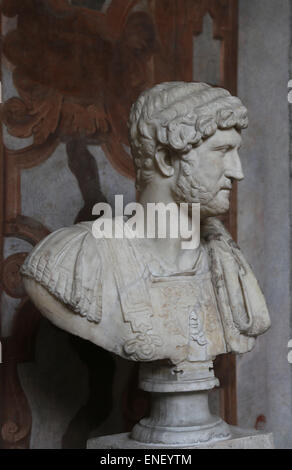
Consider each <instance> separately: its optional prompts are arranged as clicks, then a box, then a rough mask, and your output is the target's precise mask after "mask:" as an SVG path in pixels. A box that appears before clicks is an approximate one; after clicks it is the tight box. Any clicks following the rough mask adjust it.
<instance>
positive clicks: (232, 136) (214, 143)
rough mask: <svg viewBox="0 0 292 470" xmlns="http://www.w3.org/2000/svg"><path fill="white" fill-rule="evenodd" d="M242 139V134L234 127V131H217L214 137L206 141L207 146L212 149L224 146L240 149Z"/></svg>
mask: <svg viewBox="0 0 292 470" xmlns="http://www.w3.org/2000/svg"><path fill="white" fill-rule="evenodd" d="M241 142H242V138H241V135H240V133H239V132H238V131H237V130H236V129H235V128H234V127H233V128H232V129H227V130H221V129H217V131H216V132H215V134H214V135H212V137H209V139H207V140H206V142H205V143H206V145H208V146H210V147H218V146H222V145H230V146H231V147H239V146H240V145H241Z"/></svg>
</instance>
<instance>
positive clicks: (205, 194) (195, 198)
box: [172, 162, 229, 218]
mask: <svg viewBox="0 0 292 470" xmlns="http://www.w3.org/2000/svg"><path fill="white" fill-rule="evenodd" d="M188 167H189V164H188V163H187V162H185V163H184V165H182V168H181V171H180V172H179V175H178V178H177V180H176V182H175V183H174V185H173V188H172V195H173V197H174V200H175V202H176V203H177V204H180V203H187V204H189V205H190V207H189V208H190V211H191V204H200V214H201V218H205V217H210V216H215V215H222V214H225V212H227V211H228V209H229V195H225V196H224V197H220V186H219V187H217V188H216V189H215V190H214V191H210V190H209V189H208V188H206V187H205V186H203V185H202V184H200V183H199V181H198V180H197V179H196V178H195V177H194V176H192V175H191V173H190V171H189V168H188ZM190 213H191V212H190Z"/></svg>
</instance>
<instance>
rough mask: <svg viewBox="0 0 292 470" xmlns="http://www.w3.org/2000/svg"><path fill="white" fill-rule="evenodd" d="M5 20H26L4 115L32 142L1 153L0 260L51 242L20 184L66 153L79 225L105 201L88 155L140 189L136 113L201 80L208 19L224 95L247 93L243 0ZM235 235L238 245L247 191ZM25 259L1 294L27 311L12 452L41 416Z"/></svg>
mask: <svg viewBox="0 0 292 470" xmlns="http://www.w3.org/2000/svg"><path fill="white" fill-rule="evenodd" d="M1 12H2V15H3V18H4V19H5V18H6V19H7V18H10V19H15V23H14V28H10V29H9V30H8V31H5V36H4V37H3V42H2V43H3V60H4V61H5V63H6V64H7V67H8V68H9V70H10V71H12V73H13V82H14V86H15V88H16V90H17V93H18V96H13V97H10V98H9V99H8V100H7V101H6V102H5V103H4V105H3V107H2V119H3V122H4V124H5V126H6V128H7V132H8V133H9V134H10V135H11V136H14V137H16V138H21V139H30V144H29V145H28V146H26V147H24V148H21V149H18V150H15V149H11V148H9V149H8V148H6V147H5V146H4V147H3V146H1V150H3V152H2V154H1V160H0V165H1V168H0V170H2V171H1V178H2V181H1V182H2V183H3V184H2V185H0V187H1V189H2V190H3V191H2V193H1V204H0V215H1V217H0V220H1V238H0V249H1V253H3V237H6V238H7V237H15V238H17V239H20V240H25V241H26V242H29V243H30V244H31V245H32V246H33V245H35V244H36V243H37V242H38V241H40V240H41V239H42V238H43V237H44V236H45V235H47V234H48V233H49V229H48V228H47V227H46V225H45V224H44V223H41V222H40V221H39V220H35V219H33V218H32V217H29V216H27V215H26V214H24V213H23V211H22V203H21V173H22V171H24V170H26V169H29V168H35V167H38V166H40V165H41V164H42V163H44V162H45V161H46V160H48V159H49V158H50V157H51V156H52V154H53V152H54V151H55V150H56V149H57V148H58V146H59V145H60V144H64V143H65V144H66V150H67V158H68V167H69V169H70V171H71V172H72V174H74V175H75V177H76V179H77V181H78V185H79V188H80V191H81V194H82V197H83V202H84V207H83V208H82V210H80V211H79V213H78V214H76V218H75V222H77V221H81V220H86V219H87V220H88V219H89V217H90V210H91V208H92V204H93V203H94V202H97V201H101V200H103V199H104V196H103V194H102V192H101V191H100V186H99V174H98V170H97V168H96V164H95V161H94V159H93V158H92V155H91V153H90V151H89V150H88V145H94V146H98V147H100V148H101V149H102V150H103V151H104V153H105V155H106V157H107V158H108V160H109V161H110V162H111V164H112V165H113V167H114V168H115V169H116V171H117V172H118V173H120V174H121V175H123V176H125V177H127V178H129V179H133V178H134V171H133V165H132V160H131V157H130V155H129V152H128V147H127V146H128V140H127V126H126V122H127V117H128V115H129V110H130V106H131V104H132V102H133V101H135V99H136V98H137V96H138V94H139V93H140V92H141V91H142V90H143V89H145V88H147V87H150V86H152V85H153V84H155V83H158V82H161V81H165V80H168V81H169V80H186V81H189V80H196V70H195V68H194V63H193V44H194V43H195V41H196V36H198V35H199V34H201V33H202V29H203V22H204V18H205V15H206V14H209V15H210V16H211V18H212V20H213V35H214V38H215V39H216V40H220V44H221V46H220V47H221V50H220V84H221V85H223V86H224V87H226V88H228V89H229V90H230V91H231V92H232V93H235V92H236V82H237V76H236V70H237V61H236V59H237V0H112V1H103V0H71V1H70V0H22V1H21V2H19V0H3V1H2V6H1ZM16 19H17V21H16ZM6 33H7V34H6ZM226 223H227V224H228V226H229V229H230V230H231V232H232V234H233V236H234V237H236V190H235V191H234V192H233V195H232V206H231V210H230V212H229V214H228V217H227V219H226ZM1 256H2V255H1ZM24 256H25V253H24V252H23V251H20V252H15V253H12V254H11V255H10V256H9V257H7V258H6V259H4V260H2V262H1V270H2V276H1V279H2V282H1V289H2V290H3V291H4V292H5V293H6V295H8V296H10V297H11V298H17V299H19V300H20V302H19V304H18V307H17V311H16V312H15V315H14V319H13V326H12V330H11V333H10V335H9V336H8V337H5V338H3V337H2V343H3V358H4V364H3V365H1V369H0V370H1V380H2V384H3V385H4V386H2V387H1V388H2V393H1V439H2V446H3V447H5V448H27V447H28V446H29V439H30V430H31V419H32V417H31V410H30V407H29V404H28V401H27V398H26V396H25V393H24V391H23V389H22V387H21V384H20V381H19V378H18V373H17V364H19V363H22V362H25V361H31V360H33V347H34V338H35V335H36V332H37V328H38V320H39V314H38V312H37V311H36V310H35V308H34V307H33V306H32V305H31V303H30V302H29V301H28V299H27V298H26V296H25V292H24V290H23V286H22V283H21V279H20V277H19V274H18V270H19V266H20V265H21V263H22V261H23V259H24ZM218 371H219V374H220V377H221V383H222V394H221V395H222V414H223V416H224V418H225V419H226V420H227V421H229V422H230V423H233V424H234V423H235V421H236V389H235V362H234V359H233V358H223V359H221V360H220V361H219V363H218ZM109 375H111V374H109ZM110 379H111V377H109V380H110ZM96 390H97V388H96V387H95V391H96ZM126 397H127V398H126V399H125V402H127V403H128V402H129V400H130V401H131V403H132V405H131V406H130V405H129V403H128V404H127V408H132V409H135V406H134V405H133V402H135V400H138V403H143V405H141V406H140V405H139V406H140V407H139V406H138V408H139V410H140V411H141V407H142V408H143V407H145V409H146V408H147V403H146V404H145V397H144V396H143V397H142V398H141V396H140V398H139V396H137V395H136V398H135V397H133V396H132V394H131V393H130V394H129V393H127V394H126ZM129 397H130V398H129ZM139 400H140V401H139ZM146 402H147V400H146ZM108 406H110V405H108ZM140 411H139V412H138V415H139V413H140ZM130 414H131V413H130ZM138 415H137V416H138ZM127 416H128V418H127V420H128V421H129V422H133V420H135V417H133V413H132V414H131V418H129V412H128V415H127Z"/></svg>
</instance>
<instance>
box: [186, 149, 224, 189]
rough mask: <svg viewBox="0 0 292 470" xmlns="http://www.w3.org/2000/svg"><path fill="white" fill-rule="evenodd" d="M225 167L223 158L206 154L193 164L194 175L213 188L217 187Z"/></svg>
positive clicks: (201, 182) (203, 183)
mask: <svg viewBox="0 0 292 470" xmlns="http://www.w3.org/2000/svg"><path fill="white" fill-rule="evenodd" d="M223 173H224V167H223V162H222V159H218V158H214V157H213V156H212V155H208V154H207V155H205V156H204V157H203V158H202V159H201V160H200V162H199V164H198V163H197V162H196V163H195V164H194V165H192V175H193V177H194V178H195V179H196V180H197V181H199V182H200V184H202V185H204V186H206V187H208V188H210V189H212V188H217V185H218V183H219V182H220V180H221V178H222V175H223Z"/></svg>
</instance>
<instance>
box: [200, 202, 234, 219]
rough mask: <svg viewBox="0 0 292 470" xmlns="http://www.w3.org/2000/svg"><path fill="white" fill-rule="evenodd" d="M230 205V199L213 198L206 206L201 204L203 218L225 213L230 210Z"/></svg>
mask: <svg viewBox="0 0 292 470" xmlns="http://www.w3.org/2000/svg"><path fill="white" fill-rule="evenodd" d="M229 207H230V202H229V199H228V200H225V201H220V202H219V201H216V200H213V201H211V202H210V203H209V204H207V205H206V206H203V205H201V218H202V219H204V218H205V217H212V216H217V215H224V214H226V212H228V211H229Z"/></svg>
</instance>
